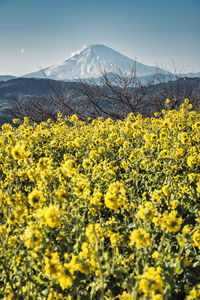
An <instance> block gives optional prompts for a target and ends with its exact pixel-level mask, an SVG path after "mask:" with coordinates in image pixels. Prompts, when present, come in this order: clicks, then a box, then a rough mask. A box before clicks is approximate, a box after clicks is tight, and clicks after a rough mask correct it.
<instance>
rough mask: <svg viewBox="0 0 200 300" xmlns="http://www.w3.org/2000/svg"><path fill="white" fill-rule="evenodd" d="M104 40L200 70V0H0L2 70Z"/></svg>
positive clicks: (35, 65)
mask: <svg viewBox="0 0 200 300" xmlns="http://www.w3.org/2000/svg"><path fill="white" fill-rule="evenodd" d="M90 44H104V45H106V46H109V47H111V48H113V49H115V50H116V51H119V52H121V53H122V54H124V55H127V56H128V57H130V58H133V59H137V60H138V61H140V62H143V63H145V64H148V65H160V66H162V67H165V68H168V69H170V70H172V69H173V64H175V66H176V68H177V70H178V71H179V70H181V71H184V72H190V71H193V72H199V71H200V0H167V1H166V0H165V1H164V0H122V1H121V0H85V1H84V0H76V1H72V0H71V1H68V0H0V74H14V75H23V74H26V73H29V72H33V71H37V70H39V69H40V68H43V67H46V66H51V65H54V64H56V63H59V62H61V61H63V60H65V59H67V58H68V57H69V56H70V55H71V53H72V52H75V51H77V50H79V49H80V48H82V47H83V45H85V46H87V45H90Z"/></svg>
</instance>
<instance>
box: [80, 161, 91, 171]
mask: <svg viewBox="0 0 200 300" xmlns="http://www.w3.org/2000/svg"><path fill="white" fill-rule="evenodd" d="M82 165H83V168H84V169H85V170H89V169H91V167H92V162H91V160H89V159H85V160H84V161H83V164H82Z"/></svg>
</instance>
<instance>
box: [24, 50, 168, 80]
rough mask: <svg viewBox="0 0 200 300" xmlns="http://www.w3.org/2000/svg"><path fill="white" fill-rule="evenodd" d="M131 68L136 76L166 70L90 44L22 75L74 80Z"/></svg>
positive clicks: (128, 70) (126, 71) (127, 72)
mask: <svg viewBox="0 0 200 300" xmlns="http://www.w3.org/2000/svg"><path fill="white" fill-rule="evenodd" d="M133 68H135V69H136V72H137V76H149V75H152V74H155V72H158V73H163V74H166V73H167V71H165V70H163V69H161V68H157V67H154V66H147V65H144V64H142V63H139V62H137V61H135V60H133V59H130V58H128V57H127V56H125V55H123V54H121V53H119V52H117V51H115V50H113V49H111V48H109V47H107V46H104V45H90V46H89V47H87V48H84V49H83V50H81V51H79V52H77V53H76V54H74V55H73V56H71V57H70V58H68V59H67V60H65V61H64V62H62V63H60V64H58V65H55V66H51V67H47V68H45V69H43V70H41V71H38V72H34V73H30V74H27V75H25V76H23V77H29V78H31V77H33V78H44V74H45V76H46V77H48V78H50V79H54V80H65V81H67V80H74V79H79V78H81V79H87V78H98V77H101V75H102V72H103V71H106V72H109V73H119V70H120V71H122V72H123V73H124V74H125V75H127V76H128V75H129V74H130V73H131V71H132V70H133Z"/></svg>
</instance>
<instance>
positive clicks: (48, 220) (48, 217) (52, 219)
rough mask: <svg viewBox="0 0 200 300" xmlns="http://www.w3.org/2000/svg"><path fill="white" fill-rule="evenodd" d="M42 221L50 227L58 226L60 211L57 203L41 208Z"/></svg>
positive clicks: (59, 223)
mask: <svg viewBox="0 0 200 300" xmlns="http://www.w3.org/2000/svg"><path fill="white" fill-rule="evenodd" d="M42 214H43V217H44V223H45V224H46V225H48V226H49V227H52V228H57V227H60V225H61V213H60V209H59V207H58V206H57V205H50V206H49V207H45V208H44V209H43V212H42Z"/></svg>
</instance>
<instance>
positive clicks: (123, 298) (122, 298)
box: [118, 291, 131, 300]
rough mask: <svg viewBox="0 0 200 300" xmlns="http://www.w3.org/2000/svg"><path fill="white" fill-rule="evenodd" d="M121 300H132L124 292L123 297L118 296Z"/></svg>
mask: <svg viewBox="0 0 200 300" xmlns="http://www.w3.org/2000/svg"><path fill="white" fill-rule="evenodd" d="M118 298H119V300H131V295H130V294H128V293H127V292H126V291H123V293H122V294H121V295H118Z"/></svg>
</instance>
